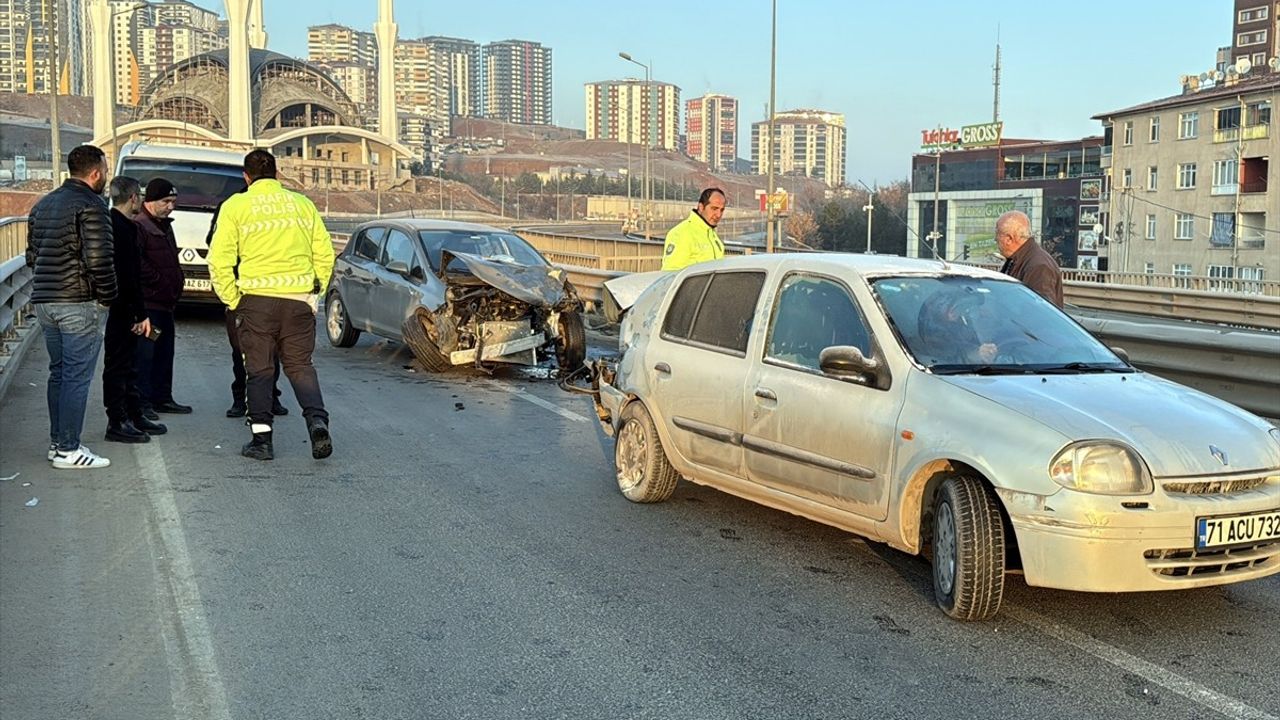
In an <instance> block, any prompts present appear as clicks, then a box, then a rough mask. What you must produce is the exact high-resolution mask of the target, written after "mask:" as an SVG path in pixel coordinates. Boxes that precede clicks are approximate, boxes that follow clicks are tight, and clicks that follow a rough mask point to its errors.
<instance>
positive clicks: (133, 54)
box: [109, 0, 227, 105]
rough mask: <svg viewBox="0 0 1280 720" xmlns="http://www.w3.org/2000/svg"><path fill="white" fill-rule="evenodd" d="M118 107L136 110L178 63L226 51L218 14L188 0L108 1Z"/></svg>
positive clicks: (225, 41)
mask: <svg viewBox="0 0 1280 720" xmlns="http://www.w3.org/2000/svg"><path fill="white" fill-rule="evenodd" d="M109 5H110V7H111V13H112V15H111V47H112V62H113V65H114V73H115V89H116V102H117V103H118V104H120V105H137V104H138V102H139V101H140V100H141V97H142V93H143V91H144V90H146V88H147V86H148V85H150V84H151V81H152V80H154V79H155V78H156V76H157V75H159V74H160V73H162V72H163V71H164V70H165V69H166V68H168V67H169V66H171V65H173V64H174V63H179V62H182V61H183V60H186V59H188V58H190V57H193V56H196V55H200V54H202V53H206V52H210V51H213V50H221V49H223V48H225V47H227V25H226V22H225V21H223V20H222V19H221V18H220V17H219V16H218V13H216V12H212V11H209V10H206V9H204V8H202V7H200V6H199V5H195V4H194V3H191V2H188V0H163V2H151V3H141V2H138V1H137V0H110V2H109Z"/></svg>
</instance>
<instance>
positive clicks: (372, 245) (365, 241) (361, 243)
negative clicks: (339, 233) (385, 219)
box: [351, 227, 387, 262]
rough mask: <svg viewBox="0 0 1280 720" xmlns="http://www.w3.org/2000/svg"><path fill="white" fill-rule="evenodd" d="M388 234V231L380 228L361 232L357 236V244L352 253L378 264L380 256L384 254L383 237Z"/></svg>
mask: <svg viewBox="0 0 1280 720" xmlns="http://www.w3.org/2000/svg"><path fill="white" fill-rule="evenodd" d="M386 234H387V229H386V228H380V227H376V228H369V229H367V230H364V231H361V233H360V234H359V235H357V236H356V242H355V245H354V246H353V247H352V249H351V252H353V253H355V254H356V255H357V256H359V257H362V258H365V259H367V260H373V261H374V262H377V261H378V256H379V255H381V254H382V237H383V236H384V235H386Z"/></svg>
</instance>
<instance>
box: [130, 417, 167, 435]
mask: <svg viewBox="0 0 1280 720" xmlns="http://www.w3.org/2000/svg"><path fill="white" fill-rule="evenodd" d="M156 417H160V416H159V415H156ZM133 426H134V427H136V428H138V429H139V430H141V431H142V432H144V433H146V434H148V435H163V434H165V433H167V432H169V428H167V427H165V426H164V425H163V424H161V423H158V422H152V421H150V420H148V419H147V418H146V416H145V414H144V415H139V416H138V417H136V418H134V419H133Z"/></svg>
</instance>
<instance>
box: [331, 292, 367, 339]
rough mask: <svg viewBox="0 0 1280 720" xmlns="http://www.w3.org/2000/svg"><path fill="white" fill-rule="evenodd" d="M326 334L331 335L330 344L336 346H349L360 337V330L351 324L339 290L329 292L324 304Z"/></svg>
mask: <svg viewBox="0 0 1280 720" xmlns="http://www.w3.org/2000/svg"><path fill="white" fill-rule="evenodd" d="M324 327H325V334H327V335H328V336H329V344H330V345H332V346H334V347H340V348H349V347H351V346H352V345H355V344H356V341H357V340H359V339H360V331H359V330H357V329H356V328H355V327H354V326H353V325H352V324H351V318H350V317H349V316H348V315H347V305H346V303H344V302H342V296H341V295H339V294H338V293H337V291H334V292H331V293H329V299H328V301H327V302H325V304H324Z"/></svg>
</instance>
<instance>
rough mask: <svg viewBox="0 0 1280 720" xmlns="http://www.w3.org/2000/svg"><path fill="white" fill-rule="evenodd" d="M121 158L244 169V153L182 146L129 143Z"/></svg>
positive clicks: (122, 151) (123, 149)
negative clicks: (207, 164) (195, 163)
mask: <svg viewBox="0 0 1280 720" xmlns="http://www.w3.org/2000/svg"><path fill="white" fill-rule="evenodd" d="M120 157H121V159H122V160H125V159H129V158H139V159H147V160H172V161H176V162H203V163H210V164H213V165H227V166H230V167H235V168H237V169H238V168H242V167H244V153H240V152H232V151H229V150H217V149H214V148H202V147H188V146H180V145H155V144H151V143H129V144H128V145H126V146H125V147H124V148H122V150H121V153H120Z"/></svg>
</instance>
